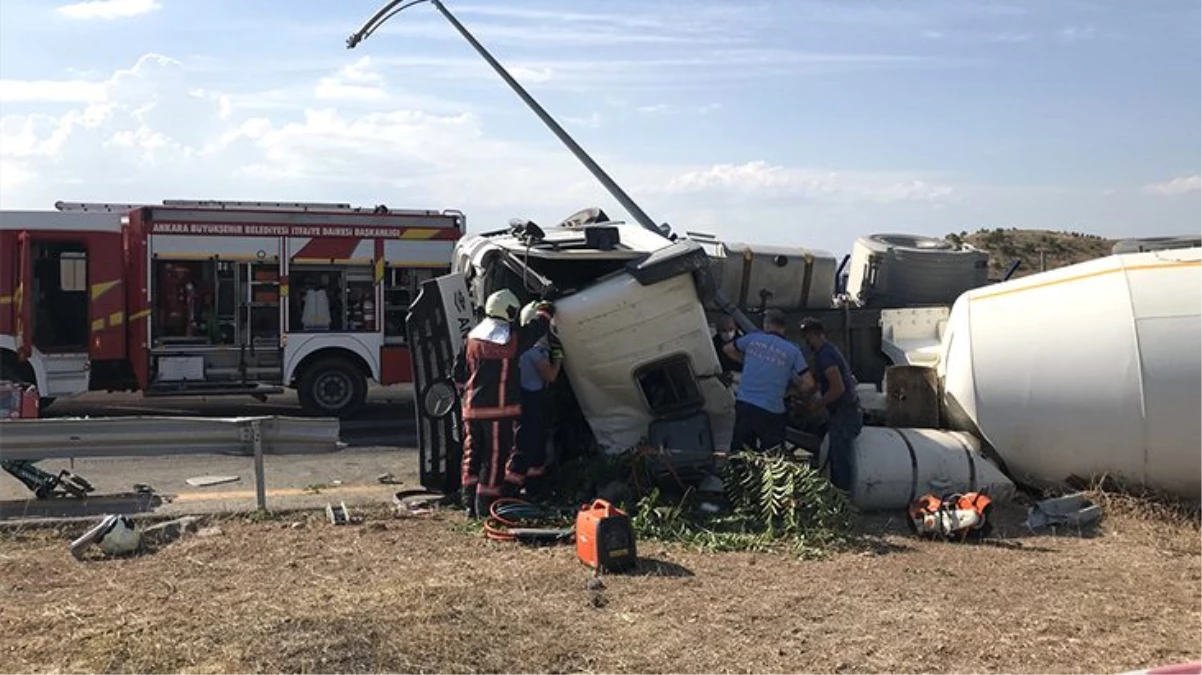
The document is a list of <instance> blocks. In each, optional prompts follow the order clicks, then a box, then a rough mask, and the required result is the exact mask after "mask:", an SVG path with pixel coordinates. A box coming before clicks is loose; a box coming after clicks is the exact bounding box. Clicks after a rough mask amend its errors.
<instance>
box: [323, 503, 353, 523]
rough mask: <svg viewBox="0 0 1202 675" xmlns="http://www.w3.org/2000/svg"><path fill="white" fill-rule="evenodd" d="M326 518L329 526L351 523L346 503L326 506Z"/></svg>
mask: <svg viewBox="0 0 1202 675" xmlns="http://www.w3.org/2000/svg"><path fill="white" fill-rule="evenodd" d="M326 517H327V518H329V519H330V524H331V525H349V524H350V522H351V512H350V511H349V510H347V508H346V502H339V503H338V506H334V505H333V504H326Z"/></svg>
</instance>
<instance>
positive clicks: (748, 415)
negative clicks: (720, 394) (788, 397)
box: [730, 401, 787, 453]
mask: <svg viewBox="0 0 1202 675" xmlns="http://www.w3.org/2000/svg"><path fill="white" fill-rule="evenodd" d="M786 421H787V418H786V416H785V413H774V412H769V411H767V410H764V409H763V408H761V407H759V406H758V405H752V404H750V403H744V402H743V401H736V402H735V431H734V434H733V435H732V436H731V439H730V451H731V452H732V453H733V452H741V451H742V450H745V449H747V448H751V449H752V450H768V449H771V448H776V447H780V446H782V445H784V443H785V422H786Z"/></svg>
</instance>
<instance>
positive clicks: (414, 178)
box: [0, 54, 1197, 251]
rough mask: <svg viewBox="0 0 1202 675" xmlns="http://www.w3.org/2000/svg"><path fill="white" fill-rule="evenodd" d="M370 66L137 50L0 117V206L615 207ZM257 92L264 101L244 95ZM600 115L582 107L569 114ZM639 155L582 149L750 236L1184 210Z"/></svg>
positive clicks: (683, 207)
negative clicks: (283, 71)
mask: <svg viewBox="0 0 1202 675" xmlns="http://www.w3.org/2000/svg"><path fill="white" fill-rule="evenodd" d="M379 68H380V62H378V61H376V60H370V61H368V60H362V61H355V62H352V63H350V64H342V65H341V66H340V67H337V68H334V69H331V72H330V73H329V74H328V75H327V76H326V78H325V79H327V80H330V81H331V82H334V83H337V84H338V85H339V86H341V87H360V88H364V89H369V90H370V89H373V88H379V89H386V90H387V92H388V95H387V96H386V97H384V98H378V97H375V96H367V97H359V98H355V97H354V96H352V97H350V98H340V99H336V100H335V99H329V98H322V97H321V94H319V91H318V86H317V85H319V84H320V81H321V80H322V79H323V78H322V77H321V76H320V75H311V76H308V77H307V78H303V79H297V78H296V77H295V76H294V77H293V79H290V80H283V81H280V82H279V83H278V85H277V86H278V87H279V89H278V91H276V92H269V93H268V94H267V95H259V94H253V93H250V92H239V93H237V94H235V93H234V92H223V91H209V90H197V89H196V88H195V84H194V82H190V81H189V80H190V73H191V71H190V70H189V66H188V64H185V63H181V62H180V61H177V60H175V59H171V58H168V57H165V56H160V55H155V54H148V55H146V56H143V57H142V58H140V59H139V60H138V61H137V63H136V64H134V66H133V67H131V68H129V69H127V70H122V71H119V72H117V73H114V74H113V75H112V76H111V77H109V78H108V79H107V80H103V81H100V82H97V83H93V85H94V86H96V87H98V88H99V92H98V93H96V92H94V93H92V94H89V95H88V96H86V97H82V96H81V97H77V98H78V101H77V102H76V103H74V104H71V105H68V106H67V107H68V108H69V109H68V110H66V111H61V110H60V108H61V107H62V106H60V105H57V104H56V105H53V106H45V107H43V108H42V111H41V112H34V113H22V114H9V115H6V116H5V117H3V118H0V207H2V208H50V206H51V205H52V204H53V203H54V202H55V201H56V200H68V201H110V202H145V201H152V202H153V201H159V200H162V199H169V198H197V199H244V200H265V201H271V200H280V201H298V200H304V201H331V202H352V203H355V204H366V205H372V204H380V203H385V204H388V205H390V206H395V207H404V208H458V209H461V210H463V211H465V212H466V213H467V214H468V216H469V219H468V222H469V226H470V227H471V228H472V229H473V230H478V229H482V228H486V227H487V228H492V227H495V226H497V225H498V224H501V225H503V224H504V223H505V222H507V220H508V218H510V217H516V216H523V217H529V218H532V219H534V220H535V221H537V222H550V221H556V220H558V219H560V218H563V217H564V216H565V215H567V214H569V213H572V212H574V211H576V210H578V209H580V208H582V207H585V206H594V205H596V206H601V207H602V208H605V209H606V210H607V211H609V212H610V213H612V214H614V215H615V216H616V217H622V210H621V209H620V208H618V207H617V205H616V204H614V203H613V199H612V198H610V196H609V195H608V194H606V193H605V192H604V191H603V190H602V188H601V187H600V186H599V185H598V184H597V183H596V181H595V180H594V179H593V178H592V177H591V176H590V175H589V174H588V173H587V172H586V171H585V170H584V169H583V168H582V167H581V166H580V165H579V163H578V162H577V161H576V160H575V159H574V158H573V157H572V156H571V154H570V153H568V152H567V151H566V150H565V149H564V148H562V147H560V146H559V145H558V144H556V143H555V141H554V140H553V139H552V138H550V136H547V135H542V136H536V141H533V142H532V141H516V140H513V139H512V138H508V137H506V136H504V135H502V133H500V132H498V131H497V129H495V128H494V127H492V126H490V124H489V120H492V119H494V118H493V117H492V116H491V115H490V114H487V113H481V112H480V109H478V108H471V107H467V106H464V105H454V104H449V103H447V102H443V101H437V100H430V99H420V98H417V97H413V96H411V95H409V94H406V93H405V92H404V91H402V90H399V89H398V88H397V86H396V85H395V84H393V83H391V81H390V78H386V77H385V76H384V75H382V74H381V73H387V71H381V70H380V69H379ZM396 79H397V80H400V78H396ZM335 91H338V90H335ZM356 91H357V90H356ZM326 93H327V94H328V93H330V92H329V90H328V89H327V91H326ZM341 93H343V94H345V93H346V91H345V90H344V91H342V92H341ZM265 98H271V99H273V101H272V102H271V103H270V105H259V106H254V107H252V103H254V102H256V101H260V102H261V101H262V99H265ZM652 100H654V99H652ZM285 102H287V105H285V104H284V103H285ZM680 106H681V107H680V108H679V110H681V111H685V112H688V111H690V110H691V108H690V107H689V106H685V105H684V104H680ZM706 107H707V106H700V108H706ZM700 108H699V109H700ZM51 111H54V112H51ZM602 119H603V118H602V117H601V115H600V113H596V115H595V116H594V115H590V116H588V117H585V118H584V119H583V120H579V121H581V122H584V123H586V124H588V123H592V122H594V121H596V122H600V121H601V120H602ZM565 121H567V120H566V118H565ZM590 149H591V150H594V151H601V150H604V149H605V146H604V145H603V144H601V143H598V145H597V147H592V148H590ZM749 151H751V152H756V150H754V149H750V150H749ZM763 151H764V152H767V151H769V150H763ZM632 152H633V151H632ZM656 156H657V153H656V152H654V150H653V149H652V151H642V152H638V153H637V154H632V155H631V156H629V157H622V156H606V155H604V154H597V155H596V156H595V157H596V159H597V161H598V162H600V163H601V165H602V166H603V167H604V168H605V169H606V171H607V172H609V173H610V175H611V176H613V178H614V179H615V180H617V181H618V182H619V183H620V184H621V185H622V186H623V187H625V188H626V189H627V190H628V191H629V192H630V194H631V195H632V196H633V197H634V198H635V199H636V200H638V202H639V203H640V205H642V206H643V208H644V209H646V211H647V212H648V213H649V214H651V216H652V217H653V218H655V219H656V220H657V221H666V222H669V223H671V224H672V225H673V226H674V227H675V228H676V229H677V230H678V231H683V230H708V231H713V232H715V233H716V234H718V235H719V236H724V237H730V238H734V237H738V238H745V239H748V240H752V241H762V242H765V243H779V244H785V245H804V246H808V247H815V248H828V249H832V250H837V251H838V250H845V247H846V246H849V245H850V242H851V239H852V238H854V236H856V235H859V234H864V233H866V232H872V231H883V230H885V229H901V230H903V231H913V232H915V233H916V234H943V233H945V232H948V231H951V230H953V229H954V230H956V231H959V230H960V229H964V226H965V224H968V225H969V226H971V225H972V224H974V223H982V222H991V223H996V222H1000V223H1006V224H1010V223H1021V224H1024V225H1030V226H1033V227H1041V226H1043V227H1063V226H1066V224H1072V225H1073V229H1078V230H1081V229H1086V230H1088V229H1090V227H1089V225H1088V224H1089V223H1091V222H1105V221H1106V219H1108V218H1109V219H1111V220H1112V221H1113V222H1116V223H1117V222H1120V221H1121V222H1123V223H1130V222H1152V221H1159V222H1170V221H1173V222H1189V221H1188V217H1187V218H1186V220H1185V221H1182V216H1181V213H1179V212H1180V211H1181V208H1182V207H1181V206H1180V205H1179V201H1178V200H1167V199H1153V198H1150V197H1141V196H1140V195H1138V194H1135V193H1134V192H1133V191H1132V193H1131V194H1130V195H1129V197H1130V199H1119V198H1116V197H1111V198H1105V197H1103V196H1100V195H1099V194H1098V190H1096V189H1093V190H1091V191H1085V192H1079V193H1071V194H1066V193H1064V192H1046V191H1045V192H1040V191H1039V190H1036V189H1032V188H1012V189H1006V190H999V189H988V187H987V186H985V187H982V186H974V185H971V184H966V183H964V182H963V181H960V180H954V179H953V178H951V177H947V176H941V175H926V174H922V173H916V172H906V171H895V172H867V171H844V170H820V169H814V168H806V167H801V166H784V165H780V164H774V163H772V162H768V161H747V162H743V163H737V162H736V163H715V162H705V161H699V162H695V163H687V164H686V163H681V162H675V163H674V162H671V161H669V160H653V161H652V162H649V161H648V160H647V158H648V157H656ZM753 157H754V155H753ZM1179 180H1188V179H1179ZM1192 180H1193V185H1194V186H1195V187H1194V188H1193V189H1196V185H1197V177H1193V178H1192ZM1170 184H1172V183H1170ZM1173 189H1174V190H1180V189H1181V188H1180V187H1176V188H1173ZM1091 200H1092V201H1091ZM1174 209H1176V210H1174ZM1186 215H1187V216H1188V215H1189V214H1186ZM1196 222H1197V219H1196V217H1194V219H1193V221H1192V223H1193V225H1192V227H1196ZM799 226H804V227H799ZM1116 227H1119V226H1117V225H1116Z"/></svg>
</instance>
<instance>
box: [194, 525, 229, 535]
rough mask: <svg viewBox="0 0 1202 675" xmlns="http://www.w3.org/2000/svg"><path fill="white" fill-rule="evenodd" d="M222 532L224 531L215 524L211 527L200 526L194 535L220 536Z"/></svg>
mask: <svg viewBox="0 0 1202 675" xmlns="http://www.w3.org/2000/svg"><path fill="white" fill-rule="evenodd" d="M222 534H224V533H223V532H222V531H221V528H220V527H217V526H216V525H214V526H211V527H202V528H200V529H199V530H197V531H196V536H198V537H220V536H221V535H222Z"/></svg>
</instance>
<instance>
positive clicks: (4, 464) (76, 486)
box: [0, 459, 95, 499]
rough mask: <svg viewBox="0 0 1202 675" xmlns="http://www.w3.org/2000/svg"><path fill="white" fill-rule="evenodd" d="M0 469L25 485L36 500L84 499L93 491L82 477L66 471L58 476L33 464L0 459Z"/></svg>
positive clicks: (90, 485)
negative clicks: (57, 498) (54, 498)
mask: <svg viewBox="0 0 1202 675" xmlns="http://www.w3.org/2000/svg"><path fill="white" fill-rule="evenodd" d="M0 469H3V470H5V471H7V472H8V473H10V474H12V476H13V477H14V478H16V479H17V480H19V481H21V482H22V483H24V484H25V487H27V488H29V489H30V490H31V491H32V492H33V494H34V496H35V497H37V498H38V499H50V498H52V497H67V496H71V497H78V498H80V499H83V498H86V497H87V496H88V493H89V492H92V491H93V490H95V488H93V487H92V484H91V483H89V482H88V481H87V480H86V479H85V478H84V477H83V476H79V475H76V474H74V473H71V472H70V471H67V470H66V469H64V470H62V471H59V472H58V475H57V476H56V475H54V474H52V473H49V472H46V471H43V470H42V469H39V468H38V467H37V466H35V465H34V462H30V461H26V460H21V459H0Z"/></svg>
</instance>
